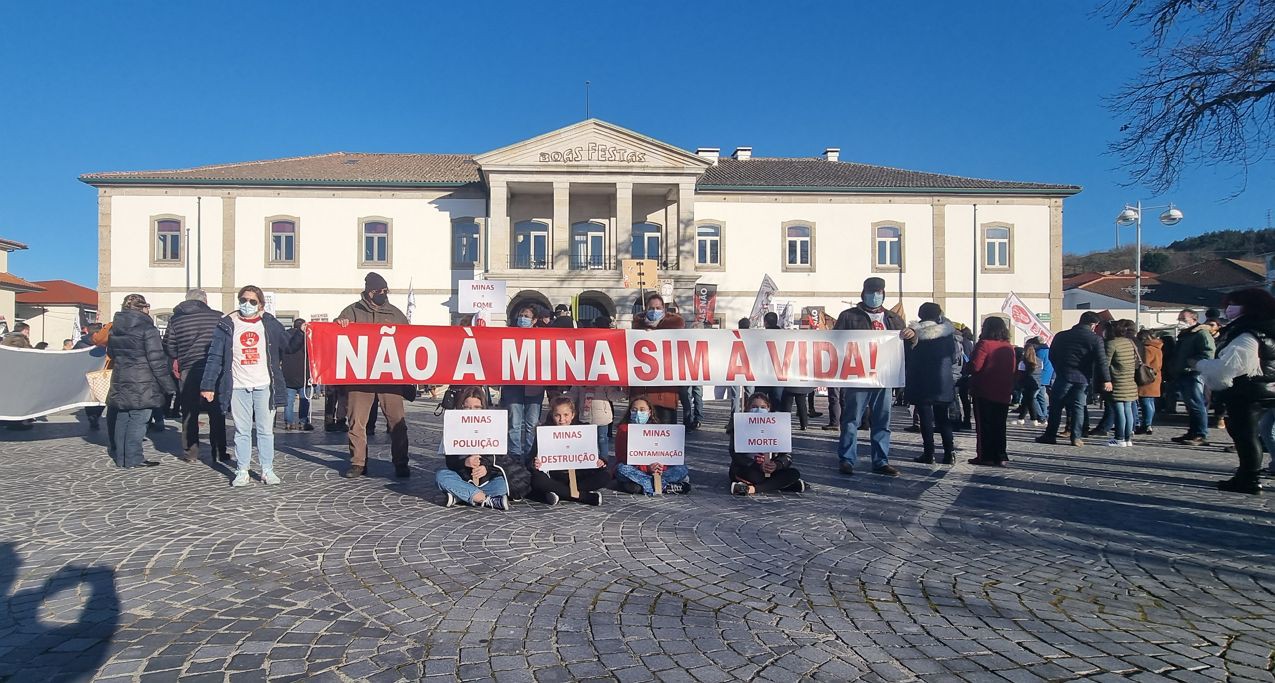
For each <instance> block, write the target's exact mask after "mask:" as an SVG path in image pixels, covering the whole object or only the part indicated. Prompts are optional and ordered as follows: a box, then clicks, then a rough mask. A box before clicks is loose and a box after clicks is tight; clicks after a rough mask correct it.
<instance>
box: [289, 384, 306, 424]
mask: <svg viewBox="0 0 1275 683" xmlns="http://www.w3.org/2000/svg"><path fill="white" fill-rule="evenodd" d="M297 399H301V412H300V413H298V412H297V411H295V410H293V406H295V405H296V404H297ZM298 418H300V419H298ZM283 422H284V424H297V423H305V424H309V423H310V399H308V398H306V397H305V387H298V388H295V389H294V388H293V387H288V402H287V403H285V404H283Z"/></svg>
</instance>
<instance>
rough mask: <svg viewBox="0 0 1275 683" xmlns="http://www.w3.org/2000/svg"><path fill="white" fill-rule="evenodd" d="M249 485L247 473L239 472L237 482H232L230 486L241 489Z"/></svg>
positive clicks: (236, 477)
mask: <svg viewBox="0 0 1275 683" xmlns="http://www.w3.org/2000/svg"><path fill="white" fill-rule="evenodd" d="M248 483H249V481H248V473H247V472H239V473H237V474H236V475H235V480H234V481H232V482H230V485H231V486H234V487H235V488H239V487H241V486H247V485H248Z"/></svg>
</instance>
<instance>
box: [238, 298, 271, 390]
mask: <svg viewBox="0 0 1275 683" xmlns="http://www.w3.org/2000/svg"><path fill="white" fill-rule="evenodd" d="M231 319H232V320H234V321H235V331H234V334H233V336H232V337H231V339H230V343H231V355H230V361H231V375H230V376H231V379H232V380H233V381H234V388H236V389H256V388H258V387H268V386H270V367H269V366H268V365H266V363H268V362H269V360H270V359H269V358H268V356H267V354H266V327H265V325H264V324H262V321H261V318H256V319H253V320H243V319H242V318H240V317H239V316H238V315H233V316H231Z"/></svg>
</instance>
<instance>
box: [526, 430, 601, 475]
mask: <svg viewBox="0 0 1275 683" xmlns="http://www.w3.org/2000/svg"><path fill="white" fill-rule="evenodd" d="M536 457H538V458H540V469H541V470H542V471H544V472H548V471H551V470H588V469H595V468H596V467H597V466H598V426H597V425H567V426H566V427H536Z"/></svg>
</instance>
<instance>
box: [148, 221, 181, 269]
mask: <svg viewBox="0 0 1275 683" xmlns="http://www.w3.org/2000/svg"><path fill="white" fill-rule="evenodd" d="M151 228H152V231H153V232H154V235H155V252H154V255H153V257H152V263H153V265H169V266H171V265H179V264H181V263H182V262H183V259H182V256H183V253H182V219H181V217H179V216H156V217H154V218H152V219H151Z"/></svg>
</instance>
